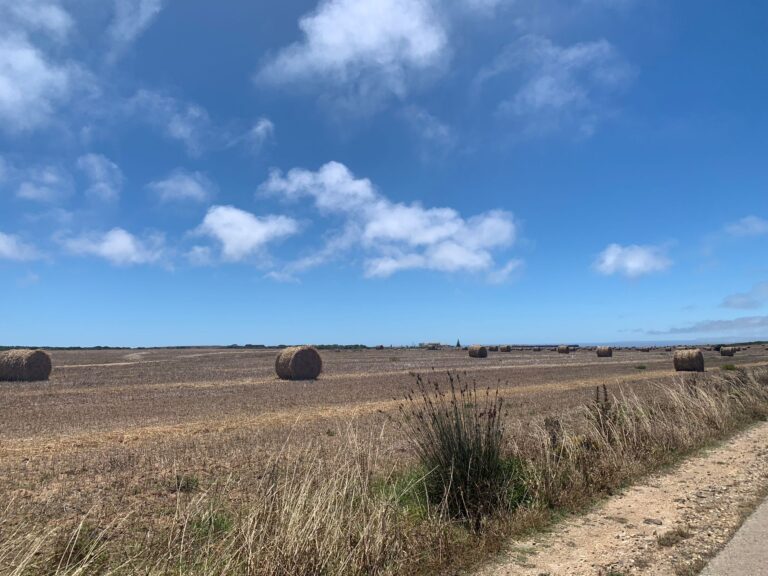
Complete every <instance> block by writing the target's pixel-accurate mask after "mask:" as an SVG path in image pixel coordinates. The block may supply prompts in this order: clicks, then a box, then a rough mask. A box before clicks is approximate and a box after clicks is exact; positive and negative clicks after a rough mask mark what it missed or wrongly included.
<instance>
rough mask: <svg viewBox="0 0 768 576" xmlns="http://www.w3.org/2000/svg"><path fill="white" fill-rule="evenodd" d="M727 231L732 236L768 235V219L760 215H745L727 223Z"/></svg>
mask: <svg viewBox="0 0 768 576" xmlns="http://www.w3.org/2000/svg"><path fill="white" fill-rule="evenodd" d="M725 231H726V232H727V233H728V234H730V235H731V236H739V237H757V236H767V235H768V220H766V219H765V218H760V217H759V216H745V217H744V218H742V219H741V220H737V221H736V222H731V223H730V224H728V225H726V227H725Z"/></svg>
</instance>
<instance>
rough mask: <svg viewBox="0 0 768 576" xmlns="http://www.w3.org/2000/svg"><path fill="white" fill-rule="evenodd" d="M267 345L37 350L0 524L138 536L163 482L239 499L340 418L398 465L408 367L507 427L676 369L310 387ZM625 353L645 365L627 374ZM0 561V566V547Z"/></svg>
mask: <svg viewBox="0 0 768 576" xmlns="http://www.w3.org/2000/svg"><path fill="white" fill-rule="evenodd" d="M276 354H277V351H276V350H242V349H233V350H226V349H194V350H191V349H185V350H165V349H163V350H141V351H135V350H107V351H53V352H52V353H51V355H52V358H53V364H54V370H53V372H52V374H51V377H50V380H49V381H48V382H44V383H0V422H3V426H2V427H1V428H0V502H1V503H2V505H3V506H4V508H5V506H7V505H8V504H9V503H11V502H13V505H12V506H11V507H10V508H8V512H7V514H6V518H5V519H4V523H5V524H4V526H5V529H6V531H7V529H9V528H14V527H21V526H29V525H33V526H34V527H35V530H39V531H40V532H41V533H42V532H44V531H45V530H47V529H51V528H52V527H55V526H59V525H72V524H73V523H77V522H79V520H80V519H81V518H82V517H83V515H86V514H87V515H88V517H89V518H90V519H91V520H92V521H93V522H94V524H96V525H97V526H102V525H103V524H104V523H105V522H107V521H108V520H107V519H111V518H113V517H117V516H121V515H122V514H123V513H124V511H125V510H141V511H142V516H143V517H137V516H136V515H135V514H134V516H132V517H131V518H130V520H126V523H127V525H128V526H129V527H130V530H135V531H136V532H137V533H141V532H143V531H146V530H147V529H148V527H151V526H155V527H157V526H159V525H162V524H163V522H169V521H171V520H172V519H173V518H174V511H175V510H176V508H177V505H178V502H179V500H178V499H179V498H180V497H183V495H181V496H180V492H184V490H181V491H180V490H179V488H178V486H179V482H180V480H179V479H187V480H188V482H189V484H190V485H191V486H193V488H192V489H190V490H189V492H190V494H194V493H196V492H202V491H206V492H209V491H215V490H218V489H219V488H218V487H220V486H221V484H222V483H226V482H228V481H229V479H233V478H237V479H238V480H237V482H238V484H237V485H238V488H236V489H232V490H229V491H228V492H227V498H228V499H230V500H232V499H238V498H240V497H242V498H243V499H244V500H245V499H246V498H247V493H248V489H247V486H248V485H249V481H250V480H249V479H253V478H255V477H256V476H257V475H258V474H259V473H260V471H261V470H263V468H264V466H265V463H266V462H267V461H269V460H270V458H272V457H273V456H274V455H275V454H281V453H286V452H291V451H301V450H302V448H304V447H306V446H308V445H310V444H311V445H313V446H316V447H318V450H319V452H320V453H327V454H332V453H333V452H334V451H335V450H337V449H339V448H341V447H342V446H343V442H344V441H345V438H346V436H347V434H346V429H347V426H349V425H354V427H355V429H356V433H357V435H358V436H359V437H360V438H375V444H376V448H377V452H378V457H377V460H376V466H377V467H378V468H380V469H382V470H386V469H391V468H395V469H397V468H402V467H405V466H409V465H410V464H411V461H410V458H411V456H410V453H409V451H408V449H407V443H406V440H405V439H404V438H403V437H402V433H401V432H400V431H398V429H397V427H395V426H394V425H393V424H392V423H391V417H392V416H393V415H395V414H396V413H397V408H398V406H399V404H400V402H401V399H402V398H403V397H404V395H405V394H406V393H407V391H408V390H409V389H410V388H411V387H412V386H413V383H414V376H413V374H414V373H422V374H426V373H431V374H432V375H433V377H435V378H441V377H442V376H443V375H444V374H445V373H446V372H447V371H448V370H452V371H455V372H457V373H459V374H460V375H461V378H462V379H463V380H464V381H471V380H474V381H476V382H477V384H478V387H481V388H482V387H495V386H496V385H499V387H500V394H501V395H502V397H504V399H505V406H506V412H505V418H507V419H509V420H510V421H511V422H514V423H516V424H518V423H524V422H527V421H534V422H536V423H538V424H541V423H542V422H543V421H544V418H545V417H546V416H547V415H550V414H563V413H567V412H568V411H569V410H572V409H576V408H578V407H581V406H583V405H584V404H585V403H586V402H588V401H590V400H591V399H592V398H593V396H594V389H595V386H597V385H602V384H606V385H607V386H608V389H609V390H610V391H611V392H612V393H619V392H621V391H622V390H626V391H630V390H631V391H634V392H636V393H637V394H639V395H640V396H642V395H643V394H644V391H645V390H651V387H652V385H656V384H657V383H659V382H662V383H663V382H672V380H673V379H674V378H676V376H675V372H674V367H673V363H672V356H673V354H672V353H671V352H666V351H663V350H653V351H651V352H649V353H639V352H637V351H625V350H616V351H614V355H613V358H612V359H601V360H600V361H598V359H597V358H596V357H595V353H594V351H586V350H583V351H581V350H576V351H572V352H571V354H569V355H563V354H558V353H556V352H549V351H542V352H533V351H518V350H515V351H512V352H511V353H505V354H490V355H489V356H488V358H487V359H485V360H484V361H483V362H482V363H478V362H474V361H473V359H471V358H469V357H468V356H467V353H466V351H462V350H454V349H441V350H437V351H426V350H416V349H384V350H361V351H328V350H326V351H322V352H321V354H322V357H323V373H322V375H321V376H320V378H319V379H318V380H316V381H282V380H279V379H278V378H277V377H276V375H275V373H274V361H275V356H276ZM704 355H705V362H706V367H707V371H708V372H712V371H718V368H719V366H722V365H724V364H726V363H731V364H736V365H737V366H755V365H762V364H768V352H766V351H765V350H764V349H763V348H762V347H752V348H751V349H748V350H745V351H743V352H740V353H739V354H738V355H737V356H736V357H734V358H721V357H720V355H719V354H718V353H717V352H705V353H704ZM640 361H642V364H643V365H644V366H646V369H645V370H642V371H640V370H638V369H636V366H637V365H638V363H639V362H640ZM187 480H185V482H186V481H187ZM253 481H254V482H255V481H256V480H255V479H254V480H253ZM130 530H129V528H126V529H125V531H126V532H130ZM6 561H7V560H6ZM0 568H2V569H3V570H4V569H6V568H7V566H6V565H4V564H3V558H2V556H0Z"/></svg>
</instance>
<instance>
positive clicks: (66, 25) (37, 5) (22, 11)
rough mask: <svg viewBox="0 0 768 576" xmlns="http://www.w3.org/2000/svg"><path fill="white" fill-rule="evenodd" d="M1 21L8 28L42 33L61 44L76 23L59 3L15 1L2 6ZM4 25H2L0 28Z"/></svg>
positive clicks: (34, 0)
mask: <svg viewBox="0 0 768 576" xmlns="http://www.w3.org/2000/svg"><path fill="white" fill-rule="evenodd" d="M0 19H2V20H3V21H4V22H5V23H6V27H8V28H11V27H13V28H16V29H17V30H18V29H23V30H25V31H28V32H36V31H42V32H44V33H45V34H46V35H47V36H48V37H49V38H53V39H55V40H57V41H59V42H62V41H64V40H66V38H67V36H69V33H70V32H71V30H72V28H74V21H73V19H72V17H71V16H70V15H69V13H68V12H67V11H66V10H64V9H63V8H62V7H61V6H60V5H59V3H58V2H51V1H48V0H15V1H10V2H4V3H3V4H0ZM1 26H2V24H0V27H1Z"/></svg>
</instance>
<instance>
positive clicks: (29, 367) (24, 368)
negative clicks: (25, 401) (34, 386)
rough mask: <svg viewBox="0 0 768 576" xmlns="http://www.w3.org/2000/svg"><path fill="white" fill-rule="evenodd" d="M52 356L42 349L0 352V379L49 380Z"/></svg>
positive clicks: (18, 380)
mask: <svg viewBox="0 0 768 576" xmlns="http://www.w3.org/2000/svg"><path fill="white" fill-rule="evenodd" d="M50 375H51V357H50V356H49V355H48V353H47V352H43V351H42V350H9V351H7V352H3V353H2V354H0V380H4V381H6V382H14V381H15V382H21V381H24V382H36V381H39V380H48V377H49V376H50Z"/></svg>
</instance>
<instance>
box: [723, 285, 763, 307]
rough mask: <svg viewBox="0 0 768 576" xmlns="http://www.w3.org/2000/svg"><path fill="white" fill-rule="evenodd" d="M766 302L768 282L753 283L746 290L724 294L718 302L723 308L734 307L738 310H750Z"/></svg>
mask: <svg viewBox="0 0 768 576" xmlns="http://www.w3.org/2000/svg"><path fill="white" fill-rule="evenodd" d="M765 304H768V282H762V283H760V284H755V285H754V286H753V287H752V289H751V290H749V291H747V292H739V293H737V294H731V295H730V296H726V297H725V299H724V300H723V302H722V303H721V304H720V305H721V306H722V307H723V308H735V309H739V310H750V309H754V308H760V307H762V306H764V305H765Z"/></svg>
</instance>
